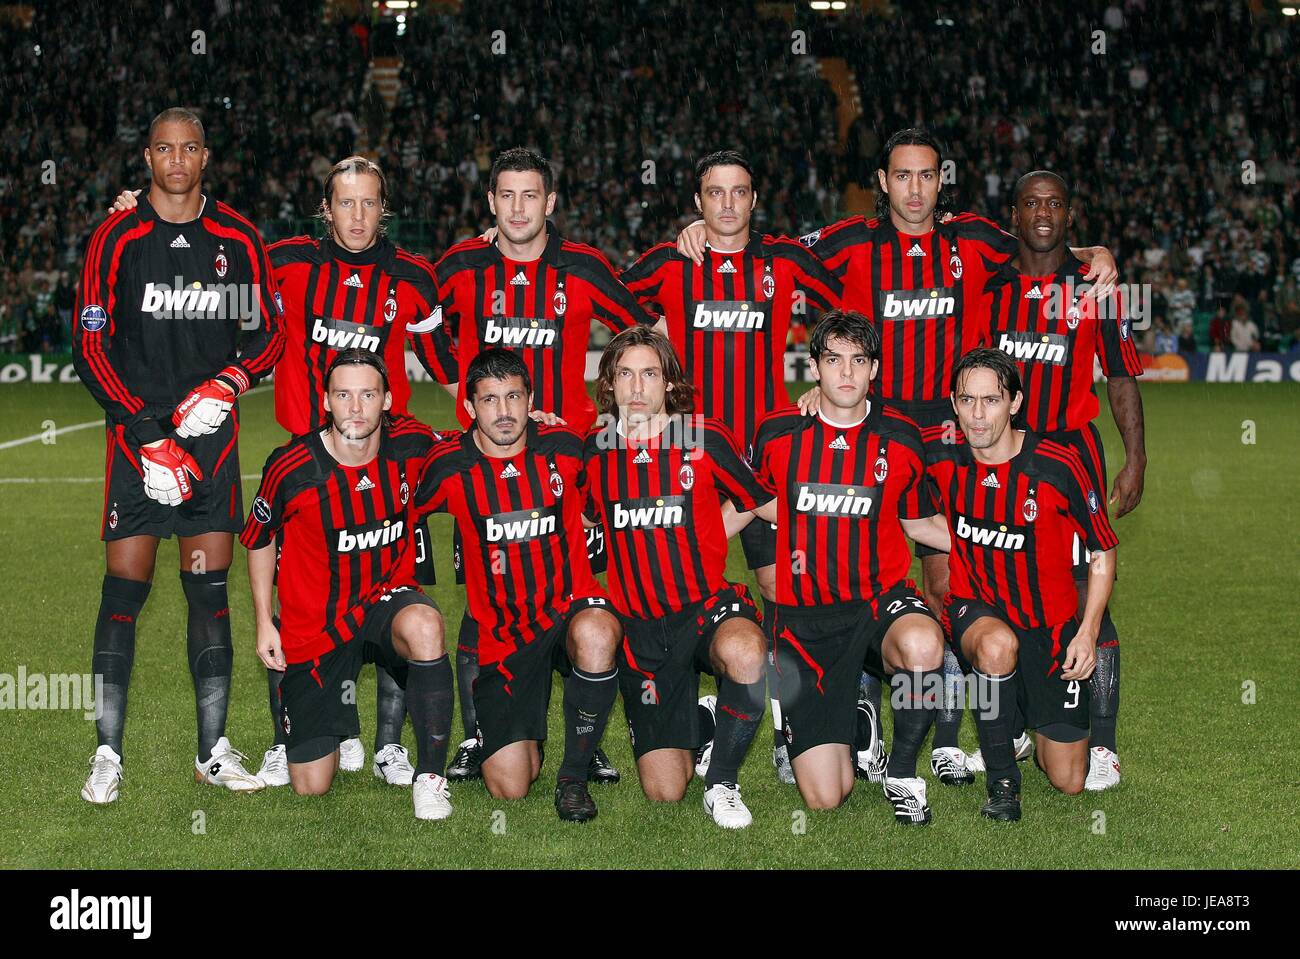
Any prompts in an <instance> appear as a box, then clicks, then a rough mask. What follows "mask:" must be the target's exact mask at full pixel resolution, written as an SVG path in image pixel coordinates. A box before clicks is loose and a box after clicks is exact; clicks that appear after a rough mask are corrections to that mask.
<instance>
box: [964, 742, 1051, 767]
mask: <svg viewBox="0 0 1300 959" xmlns="http://www.w3.org/2000/svg"><path fill="white" fill-rule="evenodd" d="M1012 746H1013V747H1015V751H1016V762H1018V763H1022V762H1024V761H1025V760H1026V759H1028V758H1029V757H1030V756H1032V755H1033V754H1034V739H1033V737H1032V736H1030V735H1029V733H1027V732H1024V733H1021V734H1020V735H1019V736H1017V737H1016V741H1015V742H1014V743H1012ZM966 768H967V769H969V770H970V771H971V772H973V773H982V772H986V771H987V770H986V769H985V768H984V755H983V754H982V753H981V752H980V751H979V750H978V749H977V750H975V751H974V752H973V753H967V755H966Z"/></svg>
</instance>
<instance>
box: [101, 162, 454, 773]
mask: <svg viewBox="0 0 1300 959" xmlns="http://www.w3.org/2000/svg"><path fill="white" fill-rule="evenodd" d="M137 192H138V191H137ZM135 205H136V199H135V193H132V192H130V191H126V192H123V193H122V194H121V195H120V196H118V198H117V199H116V201H115V202H114V204H113V208H114V209H117V210H122V209H131V208H133V207H134V206H135ZM317 215H318V216H319V217H320V218H321V220H322V221H323V222H324V224H325V232H326V235H325V236H324V237H322V238H320V239H316V238H313V237H309V236H298V237H293V238H292V239H288V240H281V241H279V242H278V243H273V244H271V246H270V247H269V248H268V249H267V253H268V254H269V256H270V259H271V266H272V269H273V271H274V273H275V280H276V285H277V288H278V289H279V292H280V296H281V297H282V302H283V304H284V331H285V351H284V355H283V357H282V358H281V359H280V362H279V363H277V364H276V367H275V415H276V419H277V420H278V421H279V423H280V425H281V426H283V427H284V428H285V429H286V430H288V431H289V433H290V435H292V436H299V435H301V434H304V433H307V432H309V431H311V430H317V429H320V427H322V426H323V425H325V424H326V422H327V417H326V414H325V411H324V409H323V404H322V402H321V398H322V395H323V390H324V379H325V371H326V370H327V369H328V368H329V364H330V363H331V362H333V360H334V358H335V357H336V356H337V355H338V354H339V352H340V351H342V350H346V349H350V348H360V349H367V350H370V351H371V352H374V353H377V354H379V355H380V356H383V357H384V358H385V362H386V366H387V369H388V370H390V371H391V374H390V375H391V382H392V393H393V407H392V414H393V415H394V416H405V415H407V408H406V404H407V401H408V400H409V399H410V395H411V387H410V384H409V382H408V381H407V374H406V354H405V351H406V342H407V339H408V333H409V334H410V340H411V342H412V345H413V346H414V349H415V354H416V356H417V357H418V358H419V360H420V362H421V364H422V365H423V366H424V368H425V369H426V370H427V371H428V372H429V374H430V375H431V376H432V377H434V379H436V380H438V381H439V382H442V383H444V384H446V383H454V382H455V381H456V359H455V355H454V351H453V347H452V344H451V340H450V338H448V337H447V334H446V331H445V330H444V329H442V313H441V311H440V310H439V309H438V308H437V303H438V294H437V287H436V284H435V283H434V279H433V268H432V266H431V265H430V264H429V262H428V261H427V260H425V259H424V258H422V257H419V256H415V255H413V254H411V253H408V252H406V251H405V250H403V249H401V248H399V247H396V246H394V245H393V244H392V243H390V242H389V241H388V238H387V235H386V234H387V227H386V223H387V220H388V218H389V216H390V215H391V214H390V213H389V197H388V181H387V179H386V178H385V176H384V174H383V171H382V170H381V169H380V168H379V166H378V164H376V163H373V162H372V161H370V160H367V159H366V158H365V157H361V156H351V157H348V158H347V159H344V160H340V161H339V162H338V163H336V164H334V167H333V169H331V170H330V172H329V175H328V176H327V177H326V178H325V188H324V196H323V197H322V198H321V203H320V208H319V211H318V213H317ZM451 392H452V393H453V395H454V393H455V390H454V388H453V389H452V390H451ZM416 535H417V536H419V537H422V542H421V543H420V549H421V552H422V554H423V555H424V557H425V562H424V563H422V564H420V569H419V579H420V582H423V583H432V582H433V576H432V572H433V564H432V561H431V557H430V556H429V549H428V533H427V530H426V529H424V528H423V527H417V529H416ZM377 674H378V696H377V719H376V723H375V760H374V764H373V768H374V772H375V775H376V776H380V775H382V776H383V777H384V778H385V779H386V781H388V782H390V783H394V784H397V785H404V786H409V785H410V784H411V779H412V776H413V775H414V770H413V768H412V766H411V764H410V761H409V758H408V756H407V753H406V750H405V748H403V747H402V745H401V730H402V725H403V723H404V722H405V719H406V703H405V701H404V699H403V696H402V690H401V688H400V687H398V685H397V684H396V683H395V682H393V680H392V677H391V676H389V674H388V673H387V672H385V671H384V670H382V669H381V670H377ZM283 676H284V673H283V672H281V671H279V670H267V680H268V684H269V690H270V702H271V722H272V726H273V728H274V730H275V742H274V744H273V745H272V747H271V749H269V750H267V752H266V755H265V757H264V758H263V760H262V767H261V769H259V770H258V773H257V775H258V778H260V779H261V780H263V781H264V782H265V783H266V784H267V785H268V786H285V785H288V783H289V771H288V767H287V764H286V759H285V736H284V731H283V729H282V728H281V724H280V722H279V719H278V705H277V704H278V701H279V695H278V689H279V685H280V680H281V678H283ZM339 752H340V761H339V762H340V768H341V769H343V770H344V771H355V770H358V769H361V767H362V765H363V763H364V760H365V750H364V749H363V748H362V745H361V741H360V740H359V739H349V740H347V741H346V742H344V743H343V745H342V746H341V747H340V750H339Z"/></svg>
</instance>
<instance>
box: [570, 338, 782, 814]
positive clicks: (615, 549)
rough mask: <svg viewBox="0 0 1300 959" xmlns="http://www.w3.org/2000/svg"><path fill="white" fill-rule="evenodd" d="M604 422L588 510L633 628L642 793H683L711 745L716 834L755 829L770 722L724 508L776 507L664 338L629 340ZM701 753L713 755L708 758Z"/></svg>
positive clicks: (587, 454)
mask: <svg viewBox="0 0 1300 959" xmlns="http://www.w3.org/2000/svg"><path fill="white" fill-rule="evenodd" d="M596 404H597V406H598V408H599V409H600V411H601V413H602V414H606V416H605V417H604V419H605V423H603V424H602V425H601V426H599V427H597V428H596V429H593V430H592V431H591V432H590V433H588V434H587V442H586V446H585V449H584V451H583V458H584V460H585V462H586V468H587V474H588V477H589V480H590V487H589V494H588V495H589V501H590V503H591V506H592V513H593V514H594V515H598V516H599V517H600V519H601V520H602V522H603V523H604V526H605V529H606V530H608V536H607V548H608V550H609V553H610V557H611V560H612V561H611V563H610V567H609V592H610V596H611V597H612V598H613V600H614V605H615V607H617V609H618V612H619V613H620V614H621V616H622V619H623V628H624V635H623V645H622V647H621V649H620V656H619V677H620V686H621V687H622V690H623V709H624V711H625V712H626V713H627V719H628V727H629V729H630V731H631V735H632V750H633V752H634V753H635V755H636V759H637V770H638V772H639V773H640V777H641V788H642V789H643V790H644V791H645V794H646V796H647V798H649V799H652V800H655V801H657V802H677V801H679V800H680V799H681V798H682V797H683V796H684V795H685V794H686V787H687V785H688V784H689V783H690V780H691V773H692V768H693V766H694V764H695V754H696V749H697V748H699V747H701V746H704V745H705V743H706V742H707V741H708V740H709V739H712V740H713V745H712V748H711V750H710V758H709V763H708V769H707V771H706V773H705V780H704V782H705V792H704V807H705V809H707V810H708V812H709V813H710V815H712V816H713V820H714V822H716V823H717V824H718V825H719V826H722V827H724V828H727V829H743V828H744V827H746V826H748V825H749V824H750V822H751V821H752V819H751V816H750V812H749V809H748V808H747V807H746V806H745V804H744V802H743V801H742V800H741V798H740V787H739V785H737V779H738V778H739V776H738V773H739V770H740V764H741V762H742V761H743V760H744V758H745V754H746V753H747V752H748V751H749V744H750V742H751V741H752V740H753V738H754V733H755V732H756V731H757V730H758V724H759V723H760V722H761V721H762V718H763V708H764V703H763V685H764V684H763V678H764V677H763V663H764V659H765V652H764V649H763V633H762V630H761V629H760V628H759V626H758V610H757V609H756V608H755V607H754V603H753V601H752V600H751V599H750V598H749V593H748V591H747V590H746V589H745V587H744V586H738V585H736V584H733V583H729V582H727V581H726V579H725V578H724V575H723V574H724V567H725V566H726V562H727V533H726V529H725V527H724V525H723V518H722V509H721V507H720V505H719V500H720V499H721V498H723V497H726V498H727V499H729V500H730V501H731V503H732V504H733V505H734V506H735V508H736V509H737V510H740V511H748V510H752V509H754V508H755V507H757V506H759V505H760V504H762V503H765V502H767V501H769V500H770V499H771V498H772V497H771V494H769V493H766V492H764V490H763V489H762V487H760V486H759V485H758V482H757V481H756V480H755V479H754V474H753V473H752V472H751V471H750V469H749V467H748V466H747V465H746V463H745V461H744V459H743V458H742V456H741V454H740V451H739V450H737V449H736V446H735V440H733V439H732V438H731V435H730V434H729V433H728V432H727V430H726V428H725V427H724V426H723V425H722V424H721V423H719V422H718V421H717V420H712V419H705V418H703V417H698V416H694V415H692V414H693V412H694V407H695V398H694V396H693V395H692V391H691V386H690V383H689V382H688V381H687V380H686V379H685V377H684V376H683V374H682V368H681V365H680V363H679V362H678V360H677V356H676V354H674V352H673V347H672V344H671V343H669V342H668V338H667V337H666V336H664V335H663V334H662V333H659V332H657V331H655V330H650V329H647V328H645V327H636V328H633V329H630V330H624V331H623V332H622V333H620V334H619V335H618V336H616V337H614V339H613V340H612V341H611V342H610V343H609V345H608V346H607V347H605V352H604V355H603V356H601V360H600V376H599V378H598V380H597V381H596ZM701 672H707V673H710V674H711V675H714V676H716V677H717V678H718V695H717V697H716V699H715V700H713V701H712V702H711V704H710V705H712V707H713V708H712V709H711V710H710V712H711V714H712V715H715V716H716V717H717V719H716V730H715V733H716V734H715V735H712V736H710V735H709V730H702V729H701V728H700V721H699V720H700V716H699V710H698V709H697V704H696V698H697V697H698V696H699V690H700V673H701ZM705 748H708V747H707V746H706V747H705Z"/></svg>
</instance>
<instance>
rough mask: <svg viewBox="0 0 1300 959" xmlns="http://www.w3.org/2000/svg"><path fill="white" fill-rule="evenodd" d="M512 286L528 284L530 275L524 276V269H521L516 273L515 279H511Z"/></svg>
mask: <svg viewBox="0 0 1300 959" xmlns="http://www.w3.org/2000/svg"><path fill="white" fill-rule="evenodd" d="M510 285H511V286H527V285H528V277H526V276H524V271H523V270H520V271H519V272H518V273H516V274H515V276H514V279H512V280H511V281H510Z"/></svg>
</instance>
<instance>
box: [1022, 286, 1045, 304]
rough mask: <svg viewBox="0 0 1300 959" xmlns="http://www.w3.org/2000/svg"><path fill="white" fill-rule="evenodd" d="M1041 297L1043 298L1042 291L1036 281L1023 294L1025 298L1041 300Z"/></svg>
mask: <svg viewBox="0 0 1300 959" xmlns="http://www.w3.org/2000/svg"><path fill="white" fill-rule="evenodd" d="M1042 298H1043V291H1042V290H1040V289H1039V288H1038V284H1037V283H1035V284H1034V287H1033V289H1031V290H1030V291H1029V292H1028V293H1026V294H1025V299H1026V300H1041V299H1042Z"/></svg>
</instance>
